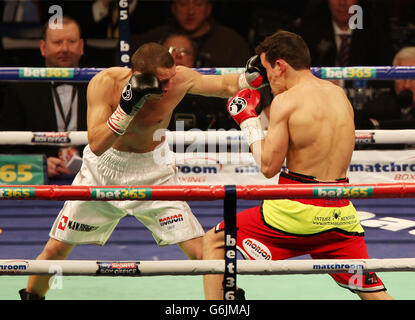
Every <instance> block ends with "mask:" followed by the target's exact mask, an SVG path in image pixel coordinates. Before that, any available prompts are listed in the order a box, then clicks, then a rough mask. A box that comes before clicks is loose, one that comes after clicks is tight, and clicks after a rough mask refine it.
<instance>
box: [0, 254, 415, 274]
mask: <svg viewBox="0 0 415 320" xmlns="http://www.w3.org/2000/svg"><path fill="white" fill-rule="evenodd" d="M224 271H225V261H224V260H163V261H93V260H0V276H1V275H35V274H36V275H47V274H49V275H50V274H59V275H65V276H134V277H141V276H164V275H203V274H222V273H224ZM366 271H367V272H398V271H399V272H405V271H409V272H413V271H415V258H393V259H346V260H342V259H315V260H278V261H269V260H238V265H237V269H236V272H237V273H238V274H242V275H253V274H256V275H287V274H327V273H345V272H347V273H359V272H366Z"/></svg>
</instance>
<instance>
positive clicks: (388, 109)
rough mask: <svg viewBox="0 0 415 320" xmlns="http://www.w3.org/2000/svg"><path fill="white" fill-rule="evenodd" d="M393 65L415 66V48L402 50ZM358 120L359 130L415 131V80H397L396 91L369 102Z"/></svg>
mask: <svg viewBox="0 0 415 320" xmlns="http://www.w3.org/2000/svg"><path fill="white" fill-rule="evenodd" d="M393 65H394V66H415V47H405V48H402V49H401V50H400V51H399V52H398V53H397V54H396V55H395V57H394V59H393ZM357 119H358V122H357V124H356V127H357V128H359V129H373V128H376V129H415V80H414V79H397V80H395V81H394V90H393V91H392V92H390V91H388V92H385V93H383V94H381V95H379V96H378V97H376V98H375V99H373V100H372V101H369V102H368V103H367V104H366V105H365V106H364V107H363V110H362V112H361V114H358V118H357Z"/></svg>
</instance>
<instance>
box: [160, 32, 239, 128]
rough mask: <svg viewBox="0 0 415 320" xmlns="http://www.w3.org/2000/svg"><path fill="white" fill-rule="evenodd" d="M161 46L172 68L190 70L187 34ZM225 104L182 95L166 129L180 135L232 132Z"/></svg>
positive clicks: (171, 36) (174, 36) (191, 52)
mask: <svg viewBox="0 0 415 320" xmlns="http://www.w3.org/2000/svg"><path fill="white" fill-rule="evenodd" d="M162 44H163V46H165V47H166V48H168V49H169V52H170V54H171V55H172V56H173V58H174V60H175V63H176V65H178V66H180V65H183V66H186V67H189V68H192V67H193V66H194V59H195V56H194V47H193V43H192V40H191V39H190V38H189V37H188V35H187V34H184V33H173V34H169V35H168V36H167V37H166V38H165V39H164V40H163V41H162ZM226 103H227V99H222V98H217V97H206V96H199V95H193V94H186V96H185V97H184V98H183V99H182V101H181V102H180V103H179V105H178V106H177V107H176V109H175V110H174V111H173V115H172V117H171V120H170V124H169V126H168V129H169V130H170V131H181V130H189V129H200V130H207V129H230V128H234V127H235V125H234V121H233V120H232V119H231V118H230V117H229V116H228V113H227V112H226V109H225V107H226Z"/></svg>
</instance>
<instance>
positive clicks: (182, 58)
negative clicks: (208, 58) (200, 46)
mask: <svg viewBox="0 0 415 320" xmlns="http://www.w3.org/2000/svg"><path fill="white" fill-rule="evenodd" d="M163 45H164V46H165V47H166V48H168V49H169V52H170V54H171V55H172V56H173V58H174V61H175V62H176V65H177V66H186V67H189V68H193V66H194V60H195V52H194V48H193V44H192V40H191V39H190V38H189V37H188V36H187V35H185V34H180V33H174V34H171V35H169V36H168V37H167V38H166V40H164V41H163Z"/></svg>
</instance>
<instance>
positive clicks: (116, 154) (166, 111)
mask: <svg viewBox="0 0 415 320" xmlns="http://www.w3.org/2000/svg"><path fill="white" fill-rule="evenodd" d="M131 64H132V68H131V69H130V68H121V67H113V68H108V69H105V70H103V71H101V72H99V73H98V74H97V75H95V76H94V77H93V78H92V79H91V81H90V82H89V85H88V91H87V101H88V114H87V123H88V146H87V147H86V148H85V153H84V156H83V166H82V168H81V170H80V172H79V174H78V175H77V176H76V178H75V180H74V182H73V184H74V185H102V186H109V185H117V186H120V185H121V186H122V185H125V186H131V185H160V184H164V185H170V184H176V177H175V172H176V171H175V167H174V166H173V165H171V164H169V163H160V162H159V161H157V160H156V158H155V157H154V155H155V154H156V152H155V151H156V150H157V149H156V148H157V147H161V148H168V146H167V144H166V143H165V142H164V141H163V140H162V141H160V139H155V138H154V137H155V134H156V133H157V134H158V133H159V132H160V131H159V130H163V129H166V128H167V126H168V124H169V122H170V118H171V115H172V113H173V110H174V108H175V107H176V106H177V105H178V104H179V102H180V101H181V100H182V99H183V97H184V96H185V95H186V94H187V93H190V94H199V95H206V96H216V97H223V98H227V97H231V96H232V95H234V94H235V93H236V92H238V91H239V90H240V89H241V88H242V87H244V86H246V85H248V84H249V77H248V75H247V74H246V73H242V74H226V75H202V74H200V73H198V72H196V71H195V70H192V69H190V68H187V67H184V66H177V67H176V65H175V63H174V59H173V57H172V56H171V55H170V53H169V52H168V50H167V49H166V48H164V47H163V46H161V45H159V44H157V43H147V44H144V45H143V46H141V47H140V48H139V49H138V50H137V51H136V52H135V53H134V55H133V56H132V59H131ZM241 86H242V87H241ZM201 107H203V106H201ZM127 214H130V215H134V216H135V217H136V218H137V219H138V220H139V221H141V222H142V223H143V224H144V225H145V226H146V227H147V228H148V229H149V230H150V231H151V232H152V234H153V236H154V238H155V240H156V242H157V243H158V244H159V245H160V246H163V245H169V244H177V245H178V246H179V247H180V249H182V251H183V252H184V253H185V254H186V255H187V256H188V257H189V258H190V259H201V258H202V252H203V248H202V236H203V234H204V232H203V229H202V227H201V226H200V224H199V223H198V222H197V220H196V218H195V217H194V216H193V214H192V213H191V211H190V209H189V206H188V205H187V204H186V203H184V202H181V201H107V202H105V201H90V202H83V201H67V202H66V203H65V205H64V208H63V209H62V211H61V213H60V214H59V216H58V217H57V219H56V221H55V223H54V225H53V227H52V230H51V233H50V239H49V241H48V242H47V243H46V246H45V248H44V249H43V251H42V252H41V253H40V254H39V256H38V257H37V259H38V260H63V259H66V258H67V256H68V255H69V253H70V252H71V250H72V249H73V247H74V246H75V245H76V244H86V243H94V244H98V245H103V244H105V242H106V241H107V239H108V238H109V236H110V235H111V233H112V231H113V230H114V228H115V227H116V225H117V223H118V221H119V220H120V219H121V218H122V217H124V216H125V215H127ZM49 279H50V276H38V275H33V276H30V277H29V281H28V284H27V287H26V288H25V289H22V290H20V291H19V294H20V297H21V298H22V299H44V298H45V295H46V293H47V291H48V289H49Z"/></svg>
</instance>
